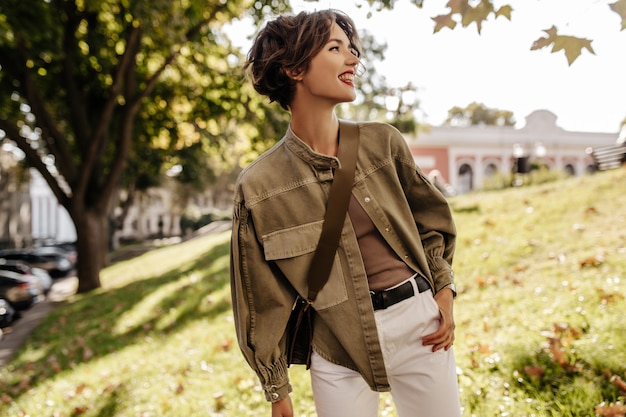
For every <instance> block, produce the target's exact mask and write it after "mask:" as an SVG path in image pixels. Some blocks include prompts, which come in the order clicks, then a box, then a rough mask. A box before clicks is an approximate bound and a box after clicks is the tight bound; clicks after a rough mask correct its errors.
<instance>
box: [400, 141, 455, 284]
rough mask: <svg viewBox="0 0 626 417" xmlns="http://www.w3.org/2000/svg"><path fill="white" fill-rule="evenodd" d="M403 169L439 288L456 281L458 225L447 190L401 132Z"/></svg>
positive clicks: (409, 198)
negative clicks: (428, 171)
mask: <svg viewBox="0 0 626 417" xmlns="http://www.w3.org/2000/svg"><path fill="white" fill-rule="evenodd" d="M398 135H399V136H400V139H401V141H400V142H401V143H399V144H398V146H399V149H398V151H397V152H398V153H397V155H398V158H399V161H400V163H399V171H400V175H401V177H403V178H402V179H401V181H402V182H403V183H404V184H405V194H406V198H407V201H408V203H409V206H410V208H411V212H412V213H413V219H414V221H415V224H416V225H417V228H418V230H419V233H420V239H421V241H422V246H423V247H424V253H425V255H426V260H427V262H428V267H429V269H430V273H431V275H432V277H433V281H434V284H435V292H439V290H441V289H442V288H444V287H446V286H447V285H449V284H452V283H454V274H453V271H452V260H453V257H454V250H455V247H456V233H457V232H456V226H455V223H454V219H453V218H452V211H451V210H450V206H449V205H448V202H447V200H446V198H445V197H444V196H443V194H442V193H441V192H440V191H439V190H438V189H437V188H436V187H435V186H434V185H433V184H432V183H431V182H430V180H429V179H428V178H426V176H425V175H424V173H423V172H422V170H421V169H420V168H419V167H418V166H417V165H416V164H415V162H414V160H413V155H412V154H411V151H410V149H409V147H408V145H407V144H406V141H405V140H404V138H402V137H401V135H400V134H399V133H398Z"/></svg>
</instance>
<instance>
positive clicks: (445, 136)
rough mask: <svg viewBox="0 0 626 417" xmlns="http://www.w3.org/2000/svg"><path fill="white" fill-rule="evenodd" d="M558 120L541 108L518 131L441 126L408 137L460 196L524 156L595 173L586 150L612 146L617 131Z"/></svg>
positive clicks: (425, 164) (428, 168) (422, 160)
mask: <svg viewBox="0 0 626 417" xmlns="http://www.w3.org/2000/svg"><path fill="white" fill-rule="evenodd" d="M556 119H557V117H556V115H554V114H553V113H552V112H550V111H547V110H537V111H535V112H533V113H531V114H530V115H529V116H527V117H526V124H525V125H524V127H522V128H519V129H517V128H515V127H512V126H470V127H450V126H441V127H432V128H430V131H428V132H426V133H423V132H420V134H419V135H418V136H417V137H407V140H408V142H409V146H410V147H411V150H412V151H413V154H414V156H415V161H416V163H417V164H418V165H419V166H420V167H421V168H422V170H423V171H424V173H426V174H430V175H433V174H435V173H436V171H438V174H439V175H440V176H441V178H442V179H443V181H445V182H446V183H448V184H449V185H450V186H451V187H452V189H453V190H454V192H455V193H456V194H463V193H466V192H469V191H471V190H474V189H479V188H481V187H482V184H483V183H484V181H485V180H486V179H488V178H489V177H492V176H494V175H497V174H498V173H510V172H512V171H513V170H515V169H516V165H515V164H516V162H517V161H520V159H519V158H522V160H525V161H527V162H528V163H539V164H542V165H547V166H548V167H549V168H550V170H557V171H560V172H565V173H567V174H569V175H584V174H586V173H589V172H593V171H594V161H593V159H592V158H591V156H590V155H588V153H587V149H588V148H590V147H595V146H602V145H609V144H613V143H615V141H616V139H617V137H618V134H617V133H594V132H569V131H566V130H564V129H562V128H561V127H559V126H557V124H556Z"/></svg>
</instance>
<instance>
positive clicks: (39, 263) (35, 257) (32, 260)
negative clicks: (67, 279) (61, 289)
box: [0, 248, 74, 278]
mask: <svg viewBox="0 0 626 417" xmlns="http://www.w3.org/2000/svg"><path fill="white" fill-rule="evenodd" d="M0 258H2V259H6V260H11V261H22V262H25V263H27V264H29V265H30V266H32V267H35V268H41V269H45V270H46V271H47V272H48V273H49V274H50V276H51V277H52V278H61V277H64V276H66V275H67V274H68V273H69V272H70V271H71V270H72V269H73V268H74V265H73V264H72V262H71V261H70V259H69V258H68V256H67V255H66V254H65V253H63V252H62V251H61V250H60V249H57V248H49V249H44V248H37V249H5V250H2V251H0Z"/></svg>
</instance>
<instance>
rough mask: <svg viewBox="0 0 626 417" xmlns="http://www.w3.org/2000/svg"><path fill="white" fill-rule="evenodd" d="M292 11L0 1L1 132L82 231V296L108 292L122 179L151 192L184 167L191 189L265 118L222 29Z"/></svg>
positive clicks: (157, 2) (195, 2) (242, 4)
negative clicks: (106, 275) (104, 274)
mask: <svg viewBox="0 0 626 417" xmlns="http://www.w3.org/2000/svg"><path fill="white" fill-rule="evenodd" d="M286 10H288V6H287V5H286V4H285V2H275V1H271V0H268V1H264V0H259V1H255V2H252V1H247V0H241V1H234V2H232V1H229V2H217V1H216V2H206V1H201V0H189V1H186V2H177V1H175V2H172V1H169V0H151V1H148V0H137V1H133V2H128V1H125V0H98V1H94V2H83V1H80V0H75V1H73V0H33V1H28V2H24V1H20V0H3V1H2V2H0V91H1V92H2V94H0V130H2V131H3V132H4V136H3V140H11V141H13V142H15V143H16V144H17V146H18V147H19V148H20V149H21V150H22V151H23V152H24V153H25V157H26V160H27V162H28V164H29V165H30V166H32V167H34V168H35V169H37V170H38V171H39V172H40V173H41V174H42V176H43V177H44V178H45V180H46V181H47V183H48V185H49V186H50V188H51V190H52V192H53V193H54V195H55V196H56V198H57V199H58V201H59V203H60V204H61V205H63V206H64V207H65V208H66V209H67V211H68V212H69V214H70V217H71V218H72V220H73V222H74V225H75V227H76V232H77V245H78V256H79V260H78V277H79V291H81V292H82V291H88V290H91V289H93V288H97V287H99V286H100V282H99V271H100V269H101V267H102V266H103V265H104V264H105V262H106V247H107V240H108V222H109V218H108V214H109V212H110V211H111V206H112V204H113V203H114V201H115V197H116V192H117V190H118V187H119V184H120V182H121V181H126V182H127V183H128V185H129V188H136V187H138V186H139V187H143V186H148V185H150V184H151V183H152V182H154V179H155V175H157V174H158V173H160V172H161V170H162V168H163V169H167V168H168V166H170V167H171V166H175V165H178V166H181V167H182V172H184V174H182V175H181V179H183V180H184V181H187V182H191V183H193V182H198V181H202V180H203V179H206V178H210V173H211V171H210V169H206V167H207V166H209V167H210V166H211V164H207V163H206V162H207V158H208V159H210V160H211V161H217V162H216V163H218V162H219V160H220V158H222V157H223V156H222V155H223V153H221V152H220V151H221V150H222V149H223V148H224V143H229V144H234V145H233V146H235V147H236V145H237V143H239V141H240V140H241V137H242V136H243V134H242V133H241V131H242V129H246V127H245V126H246V122H250V123H252V124H253V123H254V122H255V120H254V119H255V117H256V118H260V117H263V116H258V115H257V116H250V115H249V110H250V109H252V110H254V107H255V106H256V107H257V108H260V107H262V105H260V104H258V103H257V102H255V100H256V99H255V98H246V97H242V95H245V94H246V90H245V89H240V88H239V87H240V85H241V81H242V76H241V74H240V73H239V72H238V71H234V70H233V68H234V67H236V66H238V65H239V60H240V59H241V57H239V56H237V54H236V53H235V52H233V48H232V47H230V45H229V43H228V41H227V39H225V38H224V36H223V34H222V31H221V30H222V27H223V25H224V24H225V23H227V22H229V21H231V20H233V19H235V18H238V17H240V16H241V15H242V14H244V13H247V14H249V15H251V16H252V17H253V18H254V19H256V21H259V20H260V19H262V18H263V16H264V15H267V14H268V13H273V12H283V11H286ZM252 113H253V114H258V113H259V112H258V111H256V112H255V111H253V112H252ZM259 133H260V132H259V131H258V129H257V130H255V128H254V126H252V127H249V128H247V131H246V132H245V134H246V135H247V136H251V137H255V136H258V135H259ZM129 160H130V161H132V163H131V164H128V162H129Z"/></svg>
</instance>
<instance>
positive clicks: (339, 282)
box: [262, 221, 348, 311]
mask: <svg viewBox="0 0 626 417" xmlns="http://www.w3.org/2000/svg"><path fill="white" fill-rule="evenodd" d="M322 223H323V222H322V221H317V222H313V223H307V224H304V225H300V226H295V227H290V228H287V229H283V230H278V231H275V232H272V233H269V234H267V235H264V236H263V237H262V240H263V249H264V255H265V260H266V261H267V262H274V263H275V264H276V265H277V266H278V268H279V269H280V270H281V272H282V273H283V274H284V275H285V276H286V277H287V279H288V280H289V282H290V283H291V285H293V287H294V288H295V289H296V291H298V293H299V294H300V295H303V296H306V295H307V293H308V288H309V286H308V283H307V282H306V278H307V272H308V268H309V265H310V264H311V260H312V259H313V254H314V253H315V249H316V248H317V242H318V241H319V238H320V234H321V233H322ZM347 299H348V294H347V291H346V284H345V282H344V277H343V270H342V268H341V262H340V260H339V255H338V254H337V253H335V257H334V261H333V266H332V268H331V271H330V276H329V278H328V282H326V284H325V285H324V287H323V288H322V290H321V291H320V292H319V294H318V296H317V299H316V300H315V302H314V303H313V306H314V307H315V309H316V310H318V311H320V310H323V309H325V308H329V307H332V306H335V305H337V304H340V303H342V302H344V301H346V300H347Z"/></svg>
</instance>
